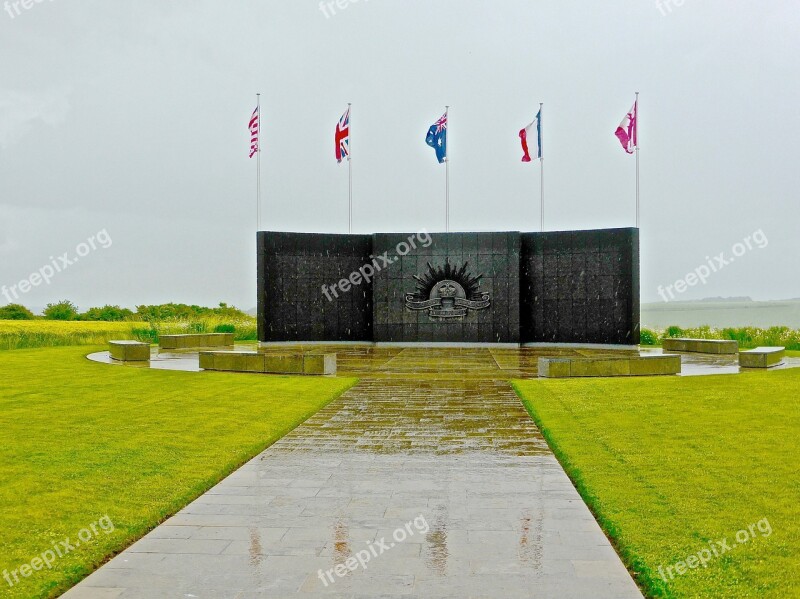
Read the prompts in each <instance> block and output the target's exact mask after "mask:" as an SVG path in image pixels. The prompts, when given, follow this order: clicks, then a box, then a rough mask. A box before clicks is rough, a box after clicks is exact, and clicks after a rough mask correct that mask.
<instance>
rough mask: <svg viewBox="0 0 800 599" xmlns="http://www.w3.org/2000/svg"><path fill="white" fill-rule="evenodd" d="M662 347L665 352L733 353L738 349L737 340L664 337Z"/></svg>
mask: <svg viewBox="0 0 800 599" xmlns="http://www.w3.org/2000/svg"><path fill="white" fill-rule="evenodd" d="M662 347H663V348H664V351H665V352H671V351H678V352H693V353H699V354H735V353H738V351H739V342H738V341H729V340H722V339H664V343H663V344H662Z"/></svg>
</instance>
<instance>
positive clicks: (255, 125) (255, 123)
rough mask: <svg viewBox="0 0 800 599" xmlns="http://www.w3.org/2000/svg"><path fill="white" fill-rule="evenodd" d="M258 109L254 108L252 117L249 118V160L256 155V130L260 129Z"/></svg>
mask: <svg viewBox="0 0 800 599" xmlns="http://www.w3.org/2000/svg"><path fill="white" fill-rule="evenodd" d="M259 109H260V107H258V106H256V109H255V110H254V111H253V116H251V117H250V125H249V128H250V158H252V157H253V156H255V155H256V154H257V153H258V130H259V128H260V127H261V115H260V114H259Z"/></svg>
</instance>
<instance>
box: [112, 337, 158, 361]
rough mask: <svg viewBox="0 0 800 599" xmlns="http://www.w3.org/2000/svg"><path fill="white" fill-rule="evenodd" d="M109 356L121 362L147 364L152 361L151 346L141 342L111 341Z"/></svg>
mask: <svg viewBox="0 0 800 599" xmlns="http://www.w3.org/2000/svg"><path fill="white" fill-rule="evenodd" d="M108 348H109V354H110V355H111V358H112V359H114V360H119V361H120V362H147V361H148V360H149V359H150V344H149V343H142V342H140V341H109V342H108Z"/></svg>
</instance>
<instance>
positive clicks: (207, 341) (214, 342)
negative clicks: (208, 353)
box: [158, 333, 233, 349]
mask: <svg viewBox="0 0 800 599" xmlns="http://www.w3.org/2000/svg"><path fill="white" fill-rule="evenodd" d="M158 346H159V348H161V349H195V348H199V347H233V333H193V334H189V335H161V336H160V337H159V339H158Z"/></svg>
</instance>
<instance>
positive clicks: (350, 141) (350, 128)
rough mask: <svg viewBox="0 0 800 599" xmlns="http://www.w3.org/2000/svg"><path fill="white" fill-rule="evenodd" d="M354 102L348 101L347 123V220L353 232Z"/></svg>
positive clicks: (349, 229) (348, 228) (350, 230)
mask: <svg viewBox="0 0 800 599" xmlns="http://www.w3.org/2000/svg"><path fill="white" fill-rule="evenodd" d="M351 106H352V104H351V103H350V102H348V103H347V114H348V115H349V116H348V124H347V129H348V131H347V170H348V178H349V180H350V182H349V185H350V192H349V203H348V220H347V232H348V233H352V232H353V160H352V154H353V113H352V112H351V111H350V108H351Z"/></svg>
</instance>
